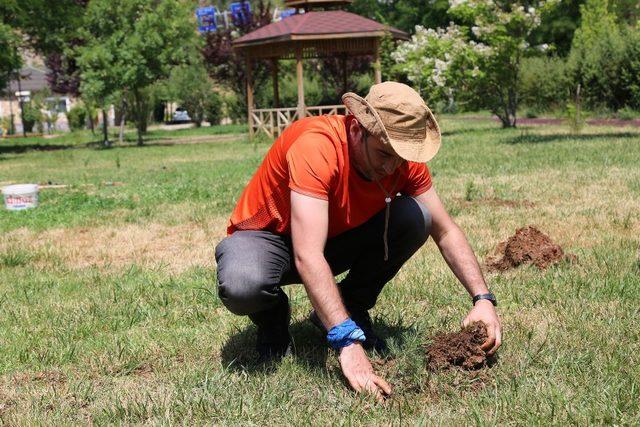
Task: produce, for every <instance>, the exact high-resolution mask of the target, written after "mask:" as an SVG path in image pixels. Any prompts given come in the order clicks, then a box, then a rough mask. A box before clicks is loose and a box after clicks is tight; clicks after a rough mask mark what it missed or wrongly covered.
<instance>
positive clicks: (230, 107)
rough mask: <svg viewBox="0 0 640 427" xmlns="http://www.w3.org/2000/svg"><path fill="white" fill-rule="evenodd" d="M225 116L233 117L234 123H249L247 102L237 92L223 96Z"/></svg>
mask: <svg viewBox="0 0 640 427" xmlns="http://www.w3.org/2000/svg"><path fill="white" fill-rule="evenodd" d="M223 107H224V112H225V114H224V115H225V117H228V118H229V119H231V121H232V122H233V123H234V124H238V123H247V110H246V104H245V103H244V102H242V100H241V99H240V98H239V97H238V96H237V95H235V94H229V95H226V96H225V97H224V98H223Z"/></svg>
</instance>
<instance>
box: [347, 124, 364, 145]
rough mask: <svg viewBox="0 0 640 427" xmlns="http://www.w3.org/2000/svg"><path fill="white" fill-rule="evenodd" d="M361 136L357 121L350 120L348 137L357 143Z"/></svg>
mask: <svg viewBox="0 0 640 427" xmlns="http://www.w3.org/2000/svg"><path fill="white" fill-rule="evenodd" d="M361 134H362V128H361V127H360V123H358V121H357V120H355V119H354V120H351V122H350V123H349V136H350V137H351V139H352V140H353V141H359V140H360V137H361Z"/></svg>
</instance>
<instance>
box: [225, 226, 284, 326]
mask: <svg viewBox="0 0 640 427" xmlns="http://www.w3.org/2000/svg"><path fill="white" fill-rule="evenodd" d="M243 240H244V239H242V238H233V239H232V238H230V237H227V238H226V239H224V240H223V241H222V242H220V244H219V245H218V246H217V247H216V262H217V265H218V267H217V276H218V296H219V297H220V300H221V301H222V303H223V304H224V306H225V307H227V309H229V311H231V312H232V313H234V314H237V315H248V314H252V313H255V312H258V311H262V310H266V309H268V308H270V306H271V305H272V304H273V302H272V299H273V292H275V284H274V283H269V282H270V280H269V277H268V275H267V274H265V272H264V271H262V270H263V269H262V263H261V262H257V260H255V259H253V258H252V257H251V256H250V253H249V252H248V248H246V247H244V246H245V245H244V244H245V243H247V242H244V241H243Z"/></svg>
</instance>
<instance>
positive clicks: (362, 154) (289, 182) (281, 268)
mask: <svg viewBox="0 0 640 427" xmlns="http://www.w3.org/2000/svg"><path fill="white" fill-rule="evenodd" d="M342 100H343V102H344V104H345V106H346V107H347V109H348V111H349V113H350V114H348V115H347V116H339V115H337V116H321V117H310V118H305V119H302V120H299V121H297V122H295V123H293V124H292V125H291V126H289V127H288V128H287V129H286V130H285V131H284V133H283V134H282V135H281V136H280V137H279V138H278V139H277V140H276V141H275V143H274V144H273V146H272V147H271V149H270V150H269V152H268V153H267V155H266V157H265V159H264V161H263V162H262V164H261V165H260V167H259V168H258V170H257V172H256V173H255V175H254V176H253V178H252V179H251V181H250V182H249V184H248V185H247V187H246V188H245V190H244V192H243V193H242V195H241V196H240V199H239V201H238V204H237V206H236V208H235V210H234V211H233V214H232V216H231V219H230V222H229V227H228V229H227V232H228V237H226V238H225V239H224V240H222V241H221V242H220V244H219V245H218V246H217V248H216V261H217V263H218V282H219V289H218V291H219V295H220V298H221V300H222V302H223V303H224V305H225V306H226V307H227V308H228V309H229V310H230V311H231V312H232V313H235V314H237V315H245V316H249V318H250V319H251V320H252V322H253V323H254V324H255V325H256V326H257V329H258V331H257V345H256V349H257V351H258V355H259V359H260V360H261V361H266V360H270V359H273V358H277V357H281V356H282V355H285V354H287V353H288V352H290V351H291V337H290V335H289V320H290V312H291V311H290V308H289V301H288V298H287V296H286V294H285V293H284V292H283V291H282V286H283V285H287V284H292V283H300V282H302V283H303V284H304V286H305V289H306V291H307V294H308V296H309V299H310V300H311V304H312V305H313V308H314V311H312V312H311V315H310V320H311V321H312V322H314V323H315V324H316V325H317V326H318V327H320V328H322V329H323V330H324V331H325V332H326V333H327V340H328V343H329V345H331V346H332V347H333V348H335V349H337V350H338V352H339V360H340V366H341V367H342V372H343V373H344V375H345V377H346V378H347V380H348V382H349V384H350V385H351V386H352V387H353V388H354V389H355V390H356V391H361V390H367V391H370V392H373V393H375V394H377V395H378V397H380V396H382V395H383V394H388V393H390V392H391V388H390V386H389V384H387V382H386V381H385V380H384V379H382V378H380V377H378V376H376V375H375V374H374V372H373V369H372V367H371V364H370V362H369V359H368V357H367V354H366V352H365V350H376V351H378V352H381V353H382V352H384V351H385V350H386V346H385V343H384V341H383V340H382V339H380V338H379V337H378V336H377V335H376V332H375V331H374V330H373V328H372V324H371V318H370V316H369V310H370V309H371V308H373V307H374V305H375V304H376V300H377V298H378V295H379V294H380V292H381V291H382V288H383V287H384V285H385V284H386V283H387V282H389V281H390V280H391V279H392V278H393V277H394V276H395V274H396V273H397V272H398V270H399V269H400V268H401V267H402V265H403V264H404V263H405V262H406V261H407V260H408V259H409V258H410V257H411V256H412V255H413V254H414V253H415V252H416V251H417V250H418V249H419V248H420V247H421V246H422V245H423V244H424V243H425V241H426V240H427V238H428V237H429V236H432V238H433V240H434V241H435V243H436V244H437V245H438V248H439V249H440V252H441V253H442V255H443V257H444V259H445V260H446V262H447V264H448V265H449V266H450V268H451V270H452V271H453V273H454V274H455V275H456V277H457V278H458V279H459V280H460V282H461V283H462V284H463V285H464V287H465V288H466V289H467V291H468V292H469V295H470V296H471V298H472V302H473V308H472V309H471V311H470V312H469V314H468V315H467V316H466V318H465V319H464V321H463V323H464V324H467V323H470V322H473V321H482V322H484V323H485V324H486V325H487V333H488V336H489V338H488V339H487V341H486V342H485V343H484V346H483V348H484V349H485V350H487V351H488V353H489V354H493V353H494V352H495V351H496V350H497V349H498V347H499V346H500V343H501V326H500V320H499V318H498V316H497V314H496V311H495V309H494V305H495V304H496V300H495V297H494V296H493V294H491V293H490V292H489V290H488V289H487V286H486V284H485V282H484V279H483V276H482V273H481V271H480V268H479V265H478V262H477V260H476V257H475V255H474V253H473V251H472V249H471V247H470V246H469V244H468V242H467V240H466V238H465V236H464V234H463V232H462V231H461V230H460V228H459V227H458V226H457V225H456V224H455V223H454V222H453V220H452V219H451V218H450V217H449V215H448V214H447V212H446V210H445V209H444V207H443V205H442V203H441V202H440V199H439V197H438V195H437V193H436V191H435V189H434V188H433V185H432V182H431V176H430V173H429V169H428V168H427V166H426V164H425V162H426V161H428V160H430V159H431V158H432V157H433V156H434V155H435V154H436V152H437V151H438V149H439V148H440V129H439V127H438V124H437V123H436V120H435V118H434V116H433V114H432V113H431V111H430V110H429V108H428V107H427V106H426V104H425V102H424V101H423V100H422V98H421V97H420V95H418V93H416V92H415V91H414V90H413V89H411V88H410V87H408V86H406V85H403V84H400V83H395V82H385V83H381V84H377V85H374V86H372V87H371V90H370V92H369V94H368V95H367V97H366V98H365V99H363V98H361V97H359V96H358V95H356V94H353V93H347V94H345V95H344V96H343V97H342ZM345 271H348V272H349V273H348V274H347V276H346V277H345V278H344V280H342V281H341V282H340V283H337V284H336V281H335V278H334V276H336V275H338V274H340V273H343V272H345Z"/></svg>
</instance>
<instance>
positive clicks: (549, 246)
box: [486, 225, 575, 271]
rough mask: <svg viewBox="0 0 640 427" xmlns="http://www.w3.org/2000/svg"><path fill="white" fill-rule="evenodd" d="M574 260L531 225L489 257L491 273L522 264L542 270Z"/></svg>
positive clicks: (517, 233)
mask: <svg viewBox="0 0 640 427" xmlns="http://www.w3.org/2000/svg"><path fill="white" fill-rule="evenodd" d="M567 259H568V260H574V259H575V256H573V255H566V254H565V253H564V251H563V250H562V248H561V247H560V246H559V245H557V244H555V243H554V242H553V241H552V240H551V238H550V237H549V236H547V235H546V234H544V233H543V232H541V231H540V230H538V229H537V228H536V227H533V226H531V225H529V226H527V227H523V228H519V229H518V230H516V234H514V235H513V236H511V237H509V239H507V240H506V241H504V242H501V243H500V244H498V246H497V247H496V250H495V254H494V255H491V256H489V257H487V260H486V265H487V268H488V269H489V271H505V270H509V269H511V268H515V267H517V266H519V265H521V264H533V265H535V266H536V267H538V268H540V269H545V268H547V267H549V266H550V265H553V264H556V263H558V262H560V261H563V260H567Z"/></svg>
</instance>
